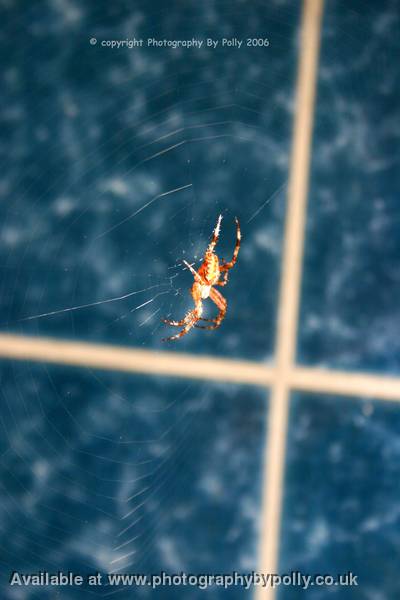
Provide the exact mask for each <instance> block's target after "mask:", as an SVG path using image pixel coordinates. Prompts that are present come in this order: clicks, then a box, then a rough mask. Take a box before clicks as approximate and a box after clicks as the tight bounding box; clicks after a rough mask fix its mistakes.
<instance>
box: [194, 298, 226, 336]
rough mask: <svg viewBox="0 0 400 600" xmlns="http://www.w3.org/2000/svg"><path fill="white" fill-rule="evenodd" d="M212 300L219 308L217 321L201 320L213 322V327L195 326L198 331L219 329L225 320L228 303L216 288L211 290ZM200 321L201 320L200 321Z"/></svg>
mask: <svg viewBox="0 0 400 600" xmlns="http://www.w3.org/2000/svg"><path fill="white" fill-rule="evenodd" d="M210 299H211V300H212V301H213V302H214V304H216V305H217V307H218V308H219V313H218V315H217V316H216V317H215V319H201V320H202V321H203V320H204V321H209V322H212V323H213V325H195V327H197V328H198V329H217V327H219V326H220V325H221V323H222V321H223V320H224V318H225V315H226V311H227V307H228V303H227V301H226V299H225V298H224V296H223V295H222V294H221V292H219V291H218V290H216V289H215V288H211V290H210ZM199 320H200V319H199Z"/></svg>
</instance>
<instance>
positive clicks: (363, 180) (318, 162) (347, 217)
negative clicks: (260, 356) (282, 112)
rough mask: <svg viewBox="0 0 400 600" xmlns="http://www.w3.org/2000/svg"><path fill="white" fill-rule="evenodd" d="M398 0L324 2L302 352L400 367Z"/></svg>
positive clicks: (348, 363) (340, 363)
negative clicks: (399, 291)
mask: <svg viewBox="0 0 400 600" xmlns="http://www.w3.org/2000/svg"><path fill="white" fill-rule="evenodd" d="M399 6H400V5H399V2H398V1H397V0H395V1H393V0H383V1H382V2H379V3H376V2H365V1H361V0H360V1H356V2H352V3H351V5H350V4H348V3H344V2H339V1H333V2H329V3H327V5H326V9H325V16H324V25H323V34H322V55H321V64H320V68H319V80H318V99H317V105H316V123H315V134H314V141H313V155H312V170H311V187H310V194H309V200H310V202H309V214H308V235H307V243H306V255H305V273H304V282H303V292H302V309H301V324H300V341H299V358H300V360H301V362H304V363H308V364H318V363H323V364H327V365H331V366H333V367H340V368H344V369H361V370H375V371H381V372H391V373H399V371H400V362H399V356H400V354H399V350H400V342H399V336H398V335H397V331H398V324H399V317H400V314H399V308H398V306H399V303H398V290H399V281H400V268H399V264H400V263H399V261H400V241H399V240H400V238H399V235H398V230H399V224H400V204H399V201H398V191H399V187H400V178H399V174H400V169H399V167H400V158H399V152H398V147H399V142H400V105H399V94H400V77H399V70H398V66H397V63H396V60H394V59H393V57H394V56H398V54H399V51H400V38H399V36H398V28H399Z"/></svg>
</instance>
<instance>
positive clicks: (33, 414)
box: [0, 363, 267, 600]
mask: <svg viewBox="0 0 400 600" xmlns="http://www.w3.org/2000/svg"><path fill="white" fill-rule="evenodd" d="M1 406H2V418H1V436H0V439H1V463H0V469H1V476H0V478H1V482H2V492H1V493H2V501H1V503H0V512H1V534H0V539H1V541H0V547H1V548H2V552H1V558H0V565H1V578H0V586H1V597H2V598H7V599H10V600H11V599H15V598H55V589H54V588H53V589H51V588H49V589H47V591H46V590H45V589H43V588H40V589H39V591H37V590H36V591H37V594H36V595H35V594H34V592H35V590H34V589H32V590H31V591H29V592H28V591H27V590H26V589H24V590H22V592H21V591H19V592H18V589H17V588H15V587H13V588H9V587H8V585H7V580H8V576H9V572H11V571H12V570H20V571H22V572H36V571H39V570H46V569H47V570H48V571H50V572H56V571H57V570H58V569H61V570H65V571H66V570H68V569H70V570H71V571H74V572H77V573H82V574H85V573H92V572H96V571H100V572H103V573H107V572H112V571H115V570H117V569H118V567H119V568H120V569H123V570H124V571H125V572H136V573H158V572H159V571H161V570H165V571H167V572H169V573H180V572H181V571H185V572H187V573H190V572H192V573H218V572H222V573H224V572H229V573H230V572H231V571H232V569H237V570H238V571H240V572H247V571H251V570H252V569H255V568H256V566H257V557H256V550H257V547H256V546H257V535H256V533H257V529H258V526H259V502H260V490H261V480H260V477H261V472H262V464H261V459H262V448H263V440H264V437H265V411H266V406H267V398H266V393H265V391H264V390H263V389H260V390H258V389H256V388H247V387H245V386H229V385H223V384H221V385H219V384H215V385H213V384H210V383H202V382H187V381H177V380H173V379H163V378H153V379H152V380H149V378H148V377H142V376H137V377H136V376H130V375H123V374H113V373H105V372H99V371H97V372H91V371H90V370H82V369H72V368H64V367H55V366H51V367H50V366H46V365H34V364H25V363H16V364H13V363H4V364H3V365H2V368H1ZM127 515H128V516H127ZM125 556H126V558H124V557H125ZM113 561H117V562H113ZM182 590H183V592H185V588H182V589H181V590H180V592H182ZM109 591H110V590H107V589H106V588H98V589H97V590H96V589H94V590H93V589H92V592H93V593H95V595H99V596H103V595H105V594H106V593H107V592H109ZM178 591H179V590H178ZM186 591H187V596H188V597H190V598H198V597H200V596H199V590H196V589H195V588H187V589H186ZM132 593H134V594H135V597H138V598H141V597H149V590H148V589H147V588H143V589H138V590H135V592H132V589H129V588H125V589H122V590H121V591H120V592H119V593H118V594H117V595H116V596H115V597H117V598H121V599H123V598H132ZM176 593H177V592H176V589H175V590H173V589H168V588H164V589H163V590H161V589H160V590H159V591H158V592H157V594H158V595H160V597H161V596H162V597H163V598H173V597H176ZM61 597H62V598H63V599H64V598H82V597H83V596H82V589H80V588H76V589H74V588H70V589H68V590H66V589H64V590H61ZM151 597H152V596H151ZM212 597H213V598H214V597H215V598H222V597H232V598H241V597H247V595H246V593H245V591H244V590H243V589H241V588H236V589H233V590H231V591H229V592H224V590H221V589H220V590H218V589H214V591H213V596H212Z"/></svg>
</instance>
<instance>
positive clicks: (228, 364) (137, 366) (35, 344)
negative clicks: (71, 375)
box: [0, 334, 273, 386]
mask: <svg viewBox="0 0 400 600" xmlns="http://www.w3.org/2000/svg"><path fill="white" fill-rule="evenodd" d="M1 357H2V358H14V359H18V360H32V361H40V362H48V363H57V364H67V365H73V366H80V367H82V366H83V367H92V368H94V369H106V370H111V371H125V372H128V373H147V374H152V375H160V376H161V375H163V376H168V377H184V378H189V379H203V380H214V381H228V382H231V383H244V384H251V385H260V386H265V385H269V384H271V382H272V374H273V369H272V368H271V367H269V366H268V365H267V364H262V363H258V364H257V363H255V362H250V361H244V360H231V359H225V358H218V357H214V356H197V355H196V356H194V355H190V354H183V353H179V352H164V351H163V352H156V351H151V350H138V349H136V348H126V347H122V346H108V345H105V344H104V345H101V344H89V343H85V342H70V341H65V340H59V339H51V338H38V337H24V336H17V335H7V334H1V335H0V358H1Z"/></svg>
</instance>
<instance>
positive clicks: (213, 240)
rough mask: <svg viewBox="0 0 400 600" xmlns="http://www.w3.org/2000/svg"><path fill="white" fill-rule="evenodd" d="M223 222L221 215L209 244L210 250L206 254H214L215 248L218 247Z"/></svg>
mask: <svg viewBox="0 0 400 600" xmlns="http://www.w3.org/2000/svg"><path fill="white" fill-rule="evenodd" d="M221 221H222V215H219V217H218V221H217V224H216V226H215V227H214V231H213V234H212V238H211V242H210V243H209V245H208V248H207V250H206V254H212V253H213V252H214V248H215V246H216V245H217V242H218V239H219V230H220V229H221Z"/></svg>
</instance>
